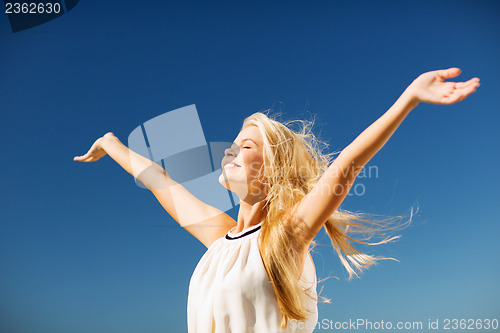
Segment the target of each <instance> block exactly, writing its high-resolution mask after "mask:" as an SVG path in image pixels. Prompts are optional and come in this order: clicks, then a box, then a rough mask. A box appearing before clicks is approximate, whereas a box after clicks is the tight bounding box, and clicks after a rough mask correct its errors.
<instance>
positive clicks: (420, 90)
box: [408, 67, 480, 104]
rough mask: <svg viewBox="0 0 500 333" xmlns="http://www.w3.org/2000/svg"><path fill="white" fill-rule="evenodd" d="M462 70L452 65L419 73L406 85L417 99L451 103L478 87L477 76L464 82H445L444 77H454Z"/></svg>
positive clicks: (433, 102)
mask: <svg viewBox="0 0 500 333" xmlns="http://www.w3.org/2000/svg"><path fill="white" fill-rule="evenodd" d="M461 72H462V71H461V70H460V68H457V67H452V68H448V69H441V70H436V71H431V72H427V73H423V74H421V75H420V76H419V77H417V78H416V79H415V80H414V81H413V82H412V83H411V84H410V86H409V87H408V88H409V90H410V91H411V93H412V95H413V96H414V97H415V98H416V99H417V100H418V101H419V102H424V103H431V104H453V103H456V102H460V101H461V100H463V99H464V98H466V97H467V96H469V95H470V94H472V93H473V92H474V91H476V88H477V87H479V85H480V84H479V78H477V77H475V78H472V79H470V80H469V81H466V82H446V81H445V79H449V78H452V77H456V76H458V75H460V73H461Z"/></svg>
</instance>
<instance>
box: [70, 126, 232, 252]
mask: <svg viewBox="0 0 500 333" xmlns="http://www.w3.org/2000/svg"><path fill="white" fill-rule="evenodd" d="M106 154H108V155H109V156H110V157H111V158H112V159H113V160H115V161H116V162H117V163H118V164H119V165H120V166H121V167H122V168H123V169H125V170H126V171H127V172H128V173H129V174H131V175H132V176H134V177H135V178H137V179H139V181H141V182H142V183H143V184H144V186H146V187H147V188H148V189H149V190H151V192H152V193H153V194H154V196H155V197H156V198H157V199H158V201H159V202H160V204H161V205H162V206H163V208H165V210H166V211H167V212H168V213H169V214H170V216H172V218H174V220H176V221H177V222H178V223H179V224H180V225H181V227H183V228H185V229H186V230H187V231H188V232H190V233H191V234H192V235H193V236H195V237H196V238H197V239H198V240H199V241H200V242H201V243H203V244H204V245H205V246H207V248H208V247H209V246H210V245H211V244H212V242H213V241H215V240H216V239H218V238H220V237H223V236H224V235H225V234H226V233H227V231H228V230H229V229H231V228H232V227H234V226H235V225H236V222H235V221H234V220H233V219H232V218H231V217H230V216H229V215H227V214H226V213H224V212H222V211H221V210H219V209H217V208H215V207H213V206H210V205H208V204H206V203H204V202H203V201H201V200H199V199H198V198H196V197H195V196H194V195H193V194H191V193H190V192H189V191H188V190H187V189H186V188H184V186H182V185H181V184H179V183H177V182H176V181H174V180H173V179H172V178H170V176H169V175H168V173H167V171H166V170H165V169H163V168H162V167H161V166H160V165H158V164H157V163H155V162H153V161H151V160H150V159H148V158H146V157H144V156H142V155H140V154H137V153H136V152H134V151H132V150H131V149H129V148H128V147H127V146H125V145H124V144H123V143H121V142H120V140H119V139H118V138H117V137H116V136H115V135H114V134H113V133H111V132H109V133H106V134H105V135H104V136H103V137H101V138H99V139H97V140H96V141H95V142H94V144H93V145H92V147H91V148H90V150H89V151H88V152H87V153H86V154H85V155H82V156H75V158H74V160H75V161H81V162H95V161H97V160H99V159H100V158H101V157H103V156H105V155H106Z"/></svg>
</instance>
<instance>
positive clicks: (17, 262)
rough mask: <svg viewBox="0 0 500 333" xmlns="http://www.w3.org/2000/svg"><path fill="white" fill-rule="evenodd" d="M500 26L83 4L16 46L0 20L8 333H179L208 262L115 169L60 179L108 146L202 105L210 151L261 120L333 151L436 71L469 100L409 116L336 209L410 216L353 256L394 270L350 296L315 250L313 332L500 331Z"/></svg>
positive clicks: (395, 7) (353, 8)
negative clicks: (388, 328)
mask: <svg viewBox="0 0 500 333" xmlns="http://www.w3.org/2000/svg"><path fill="white" fill-rule="evenodd" d="M499 17H500V4H499V3H498V2H495V1H384V2H376V3H375V2H369V1H355V2H354V1H352V2H351V1H350V2H347V1H345V2H336V1H308V2H306V1H279V2H278V1H269V2H267V1H266V2H264V1H259V2H255V1H252V2H240V1H224V2H200V3H197V2H192V1H189V2H187V1H176V2H174V1H148V2H131V1H90V0H81V1H80V3H79V4H78V5H77V6H76V7H75V8H74V9H73V10H71V11H70V12H69V13H67V14H65V15H63V16H61V17H59V18H57V19H55V20H53V21H50V22H48V23H46V24H43V25H40V26H37V27H34V28H32V29H29V30H25V31H21V32H18V33H15V34H13V33H12V32H11V30H10V26H9V22H8V19H7V16H6V15H5V14H1V15H0V39H1V45H2V52H1V55H0V57H1V58H0V59H1V63H2V66H0V110H1V111H0V112H1V114H2V130H1V131H0V133H1V134H0V135H1V142H2V163H1V164H0V168H1V173H2V200H1V210H0V212H1V213H0V219H1V222H0V270H1V271H0V277H1V278H0V325H1V328H2V332H5V333H18V332H19V333H28V332H29V333H56V332H57V333H59V332H61V333H67V332H71V333H89V332H93V333H100V332H102V333H115V332H116V333H124V332H130V333H135V332H137V333H145V332H147V333H159V332H185V331H186V330H187V324H186V306H187V293H188V285H189V279H190V277H191V274H192V272H193V270H194V268H195V266H196V264H197V262H198V261H199V259H200V258H201V256H202V255H203V253H204V251H205V250H206V249H205V248H204V247H203V245H202V244H201V243H200V242H198V241H197V240H196V239H195V238H193V237H192V236H191V234H189V233H188V232H187V231H185V230H184V229H182V228H181V227H180V226H178V225H177V223H176V222H175V221H174V220H173V219H172V218H171V217H170V216H169V215H168V213H167V212H166V211H164V210H163V208H162V207H161V205H160V204H159V203H158V202H157V201H156V199H155V197H154V196H153V195H152V194H151V193H150V192H149V191H147V190H145V189H142V188H140V187H138V186H137V185H135V183H134V179H133V177H132V176H130V175H129V174H128V173H126V172H125V171H124V170H123V169H121V167H120V166H119V165H118V164H116V163H115V162H114V161H113V160H112V159H111V158H109V156H107V157H105V158H103V159H102V160H100V161H99V162H97V163H92V164H90V163H79V162H75V161H73V157H74V156H75V155H82V154H84V153H85V152H86V151H87V150H88V148H89V147H90V145H91V144H92V143H93V142H94V140H95V139H97V138H98V137H100V136H102V135H103V134H105V133H106V132H108V131H112V132H114V133H115V134H116V135H117V136H118V137H119V138H120V139H121V140H122V141H123V142H126V139H127V137H128V135H129V134H130V132H131V131H132V130H133V129H134V128H136V127H137V126H139V125H140V124H142V123H144V122H145V121H147V120H149V119H151V118H153V117H155V116H158V115H160V114H163V113H165V112H167V111H170V110H174V109H177V108H180V107H183V106H187V105H191V104H196V107H197V110H198V113H199V116H200V119H201V123H202V125H203V129H204V133H205V137H206V139H207V141H232V140H233V139H234V138H235V137H236V135H237V134H238V130H239V128H240V126H241V123H242V121H243V119H244V117H246V116H248V115H250V114H251V113H253V112H255V111H260V110H264V109H267V108H269V107H273V106H274V107H275V108H276V109H277V110H280V111H281V112H282V113H283V114H284V117H285V118H286V119H296V118H300V119H303V118H306V119H308V118H310V115H311V114H315V115H316V116H317V119H318V121H317V126H316V128H315V130H316V133H317V134H318V135H319V136H320V138H322V139H324V140H325V141H327V142H329V143H330V144H331V146H330V150H329V151H337V150H341V149H342V148H344V147H345V146H347V145H348V144H349V143H350V142H351V141H352V140H354V139H355V138H356V136H357V135H358V134H360V133H361V132H362V131H363V130H364V129H365V128H366V127H368V126H369V125H370V124H371V123H372V122H374V121H375V120H376V119H377V118H378V117H380V116H381V115H382V114H383V113H384V112H385V111H387V109H388V108H389V107H390V106H391V105H392V104H393V103H394V101H395V100H396V99H397V98H398V96H399V95H400V94H401V93H402V92H403V90H404V89H405V88H406V87H407V85H409V84H410V83H411V82H412V80H413V79H415V78H416V77H417V76H418V75H420V74H421V73H423V72H426V71H430V70H435V69H443V68H449V67H460V68H461V69H462V74H461V75H460V76H459V77H458V78H456V79H452V81H465V80H468V79H470V78H472V77H475V76H477V77H479V78H480V79H481V87H480V88H479V89H478V90H477V91H476V92H475V93H474V94H473V95H472V96H470V97H469V98H468V99H466V100H464V101H462V102H460V103H458V104H454V105H446V106H438V105H429V104H421V105H419V106H418V107H417V108H416V109H414V110H413V111H412V113H410V114H409V115H408V117H407V118H406V119H405V121H404V122H403V124H402V125H401V126H400V127H399V128H398V130H397V131H396V133H395V134H394V135H393V136H392V138H391V139H390V140H389V141H388V143H387V144H386V145H385V146H384V147H383V148H382V149H381V150H380V152H379V153H378V154H377V155H376V156H375V157H374V158H373V159H372V160H371V161H370V163H369V164H368V165H369V166H370V165H371V166H376V167H377V169H378V175H375V174H372V176H371V177H368V178H365V179H358V180H357V183H359V184H362V185H363V186H364V188H365V193H364V194H363V195H351V196H349V197H348V198H347V199H346V200H345V201H344V203H343V205H342V207H343V208H345V209H350V210H353V211H361V212H367V213H375V214H386V215H407V214H409V210H410V207H412V206H416V205H418V206H419V207H420V210H419V212H418V215H417V216H415V217H414V222H413V224H412V225H411V226H410V227H409V228H407V229H405V230H404V231H402V233H401V235H402V236H403V237H402V238H401V240H400V241H398V242H397V243H395V244H390V245H385V246H380V247H376V248H369V249H367V250H368V251H369V252H370V253H372V254H377V255H384V256H393V257H396V258H397V259H399V260H400V262H395V261H385V262H381V263H379V264H378V265H377V266H375V267H372V268H371V269H369V270H368V271H366V272H365V273H364V274H363V275H362V278H361V279H355V280H352V281H350V282H348V281H347V279H346V277H347V274H346V273H345V271H343V270H342V267H341V265H340V263H339V260H338V257H337V256H336V254H335V253H334V251H333V249H332V248H330V247H327V246H321V247H318V248H317V249H316V250H317V251H316V252H315V253H314V255H313V258H314V260H315V263H316V268H317V273H318V279H323V278H325V277H327V276H331V275H336V276H338V277H339V278H340V280H337V279H329V280H327V281H326V282H324V283H322V284H320V285H319V286H318V290H320V289H321V287H324V289H323V291H322V295H324V296H326V297H329V298H332V303H331V304H320V305H319V319H320V320H323V319H328V320H332V321H348V320H349V319H351V320H356V319H357V318H366V319H369V320H372V321H381V320H384V321H394V322H396V321H421V322H423V323H424V327H426V325H427V322H428V320H429V319H431V320H433V321H434V320H435V319H439V320H440V325H442V324H443V323H444V320H445V319H446V318H449V319H451V318H458V319H462V318H465V319H469V318H472V319H485V318H490V319H491V318H497V319H500V288H499V286H498V276H499V275H500V264H499V260H498V253H499V251H500V243H499V242H498V240H497V239H498V235H499V234H500V225H499V222H500V221H499V220H500V219H499V217H498V211H497V209H495V208H494V207H498V201H499V199H500V196H499V194H498V186H499V180H498V175H497V167H498V163H499V162H500V161H499V154H498V143H499V142H500V140H499V139H500V136H499V131H498V124H499V122H500V115H499V111H500V108H499V106H498V105H499V103H498V92H499V91H500V79H499V77H500V63H499V59H500V33H499V32H500V20H498V18H499ZM229 214H230V215H232V216H233V217H236V215H237V209H234V210H231V211H229ZM318 241H320V242H321V243H324V244H326V243H327V238H326V237H324V232H323V231H321V233H320V234H319V235H318ZM363 249H364V248H363ZM440 328H442V326H440ZM358 331H362V330H358ZM372 331H373V330H372ZM422 331H426V330H425V329H424V330H422ZM455 331H461V330H455Z"/></svg>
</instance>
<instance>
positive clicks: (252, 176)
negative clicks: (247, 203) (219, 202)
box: [219, 125, 265, 200]
mask: <svg viewBox="0 0 500 333" xmlns="http://www.w3.org/2000/svg"><path fill="white" fill-rule="evenodd" d="M263 145H264V142H263V140H262V135H261V134H260V130H259V128H258V127H257V126H255V125H248V126H246V127H245V128H243V129H242V130H241V132H240V133H239V134H238V136H237V137H236V139H235V140H234V142H233V144H232V146H231V147H230V148H228V149H226V151H225V156H224V158H223V159H222V162H221V167H222V174H221V175H220V176H219V182H220V183H221V184H222V186H224V187H225V188H227V189H228V190H230V191H232V192H235V193H236V194H237V195H238V197H239V198H240V200H244V199H245V198H247V196H248V195H250V196H251V197H262V195H265V193H264V192H265V188H264V185H263V184H262V181H261V180H260V179H258V174H259V170H260V169H261V168H262V167H263V163H264V159H263Z"/></svg>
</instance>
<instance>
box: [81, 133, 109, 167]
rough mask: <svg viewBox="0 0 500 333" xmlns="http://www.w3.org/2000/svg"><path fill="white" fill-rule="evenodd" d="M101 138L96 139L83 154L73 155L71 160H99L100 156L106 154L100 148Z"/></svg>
mask: <svg viewBox="0 0 500 333" xmlns="http://www.w3.org/2000/svg"><path fill="white" fill-rule="evenodd" d="M102 140H103V138H102V137H101V138H99V139H97V140H96V141H95V142H94V144H93V145H92V147H90V149H89V151H88V152H87V153H86V154H85V155H81V156H75V157H74V158H73V161H79V162H96V161H97V160H99V159H100V158H101V157H103V156H106V155H107V153H106V152H105V151H104V149H102V147H101V142H102Z"/></svg>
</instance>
